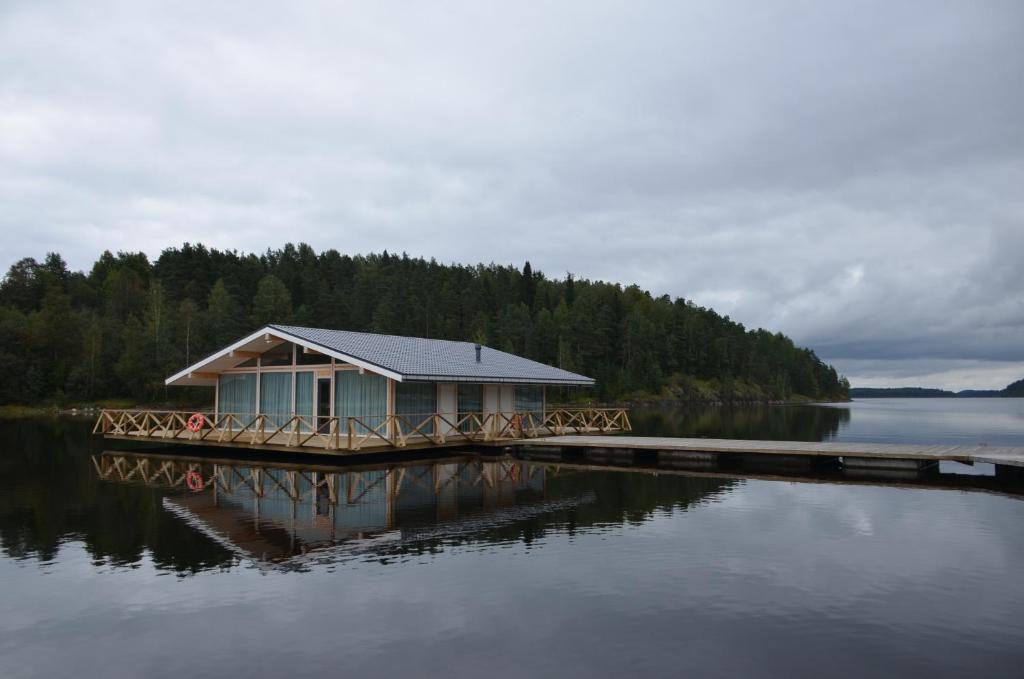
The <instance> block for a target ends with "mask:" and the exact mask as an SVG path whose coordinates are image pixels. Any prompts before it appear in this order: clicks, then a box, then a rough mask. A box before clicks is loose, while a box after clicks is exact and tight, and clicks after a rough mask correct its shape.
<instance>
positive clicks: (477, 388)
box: [459, 384, 484, 432]
mask: <svg viewBox="0 0 1024 679" xmlns="http://www.w3.org/2000/svg"><path fill="white" fill-rule="evenodd" d="M483 410H484V385H482V384H460V385H459V420H461V419H462V418H463V417H465V416H466V415H469V414H471V413H476V414H477V415H478V416H479V417H481V418H483ZM478 428H479V424H478V422H477V421H475V420H472V419H471V420H468V421H466V422H463V423H462V424H460V425H459V430H460V431H464V432H471V431H476V430H477V429H478Z"/></svg>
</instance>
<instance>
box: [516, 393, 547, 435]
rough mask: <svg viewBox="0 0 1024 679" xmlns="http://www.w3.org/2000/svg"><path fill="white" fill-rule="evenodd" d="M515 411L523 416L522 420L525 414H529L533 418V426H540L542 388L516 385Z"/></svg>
mask: <svg viewBox="0 0 1024 679" xmlns="http://www.w3.org/2000/svg"><path fill="white" fill-rule="evenodd" d="M515 411H516V412H517V413H519V414H520V415H523V416H524V418H525V416H526V414H529V415H530V416H531V417H532V418H533V424H534V425H535V426H540V425H541V424H542V423H543V422H544V387H542V386H539V385H532V384H517V385H516V403H515ZM525 425H526V423H525V422H524V426H525Z"/></svg>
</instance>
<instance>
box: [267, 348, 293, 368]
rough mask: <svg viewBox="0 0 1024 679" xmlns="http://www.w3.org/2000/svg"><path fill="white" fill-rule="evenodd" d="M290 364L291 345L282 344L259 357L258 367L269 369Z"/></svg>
mask: <svg viewBox="0 0 1024 679" xmlns="http://www.w3.org/2000/svg"><path fill="white" fill-rule="evenodd" d="M291 364H292V343H291V342H284V343H282V344H278V345H277V346H276V347H273V348H271V349H267V350H266V351H265V352H263V354H262V355H261V356H260V366H262V367H264V368H269V367H273V366H282V365H291Z"/></svg>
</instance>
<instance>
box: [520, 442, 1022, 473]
mask: <svg viewBox="0 0 1024 679" xmlns="http://www.w3.org/2000/svg"><path fill="white" fill-rule="evenodd" d="M508 445H526V446H552V447H556V448H596V449H619V450H649V451H671V452H679V453H737V454H761V455H788V456H811V457H834V458H836V457H837V458H865V459H869V458H878V459H886V460H915V461H931V462H937V461H942V460H949V461H954V462H964V463H967V464H974V463H988V464H996V465H1006V466H1012V467H1024V447H1020V448H1014V447H1001V446H988V445H956V446H950V445H912V444H903V443H899V444H897V443H839V442H833V441H823V442H805V441H741V440H733V439H694V438H669V437H660V436H611V437H602V436H586V435H583V436H575V435H570V436H549V437H540V438H533V439H529V440H520V441H511V442H509V443H508Z"/></svg>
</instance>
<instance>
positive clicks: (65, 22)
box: [0, 0, 1024, 388]
mask: <svg viewBox="0 0 1024 679" xmlns="http://www.w3.org/2000/svg"><path fill="white" fill-rule="evenodd" d="M285 4H286V3H262V2H254V1H252V0H250V1H247V2H244V3H236V4H232V3H213V2H208V1H207V2H189V1H187V0H177V1H176V2H168V3H160V4H150V3H147V2H143V1H141V0H135V1H132V2H103V1H94V2H88V3H85V2H66V3H65V2H56V1H48V2H38V0H33V1H32V2H17V1H14V2H12V1H11V0H5V1H3V2H0V229H2V235H3V238H4V244H3V246H2V250H0V252H2V258H0V260H2V261H0V265H2V266H3V267H4V268H6V267H7V266H9V265H10V264H11V263H13V262H14V261H15V260H17V259H19V258H21V257H23V256H34V257H37V258H38V257H42V256H43V255H44V254H45V253H46V252H47V251H50V250H57V251H59V252H61V253H63V254H64V255H65V257H66V258H67V259H68V261H69V263H70V264H71V265H72V266H73V267H75V268H85V267H88V266H89V265H90V264H91V262H92V261H93V260H94V259H95V258H96V256H97V255H98V254H99V253H100V252H101V251H102V250H104V249H107V248H109V249H114V250H117V249H130V250H143V251H145V252H147V253H149V254H150V255H154V256H155V255H157V254H158V253H159V251H160V250H161V249H162V248H164V247H167V246H171V245H180V244H181V243H182V242H184V241H186V240H187V241H192V242H203V243H205V244H207V245H210V246H213V247H219V248H237V249H241V250H246V251H262V250H263V249H265V248H267V247H279V246H281V245H283V244H284V243H285V242H288V241H293V242H299V241H305V242H308V243H310V244H311V245H313V246H314V247H315V248H317V249H325V248H329V247H334V248H337V249H339V250H341V251H343V252H349V253H365V252H371V251H380V250H383V249H384V248H387V249H389V250H392V251H402V250H404V251H407V252H409V253H410V254H412V255H422V256H425V257H436V258H437V259H439V260H441V261H446V262H447V261H455V262H462V263H476V262H478V261H492V260H493V261H497V262H501V263H515V264H517V265H521V264H522V262H523V261H524V260H527V259H529V260H530V261H531V262H532V263H533V265H534V267H535V268H539V269H541V270H543V271H545V272H546V273H548V274H549V275H552V276H559V275H562V274H564V273H565V272H566V271H572V272H574V273H576V274H577V275H580V276H585V277H590V278H602V279H606V280H612V281H619V282H623V283H631V282H638V283H640V284H641V285H642V286H644V287H646V288H649V289H651V290H652V291H653V292H655V293H656V294H662V293H668V294H670V295H672V296H683V297H686V298H688V299H692V300H694V301H695V302H697V303H698V304H702V305H706V306H711V307H714V308H715V309H717V310H719V311H721V312H723V313H727V314H729V315H730V316H731V317H733V318H734V319H737V320H739V321H741V322H743V323H745V324H746V325H748V326H764V327H767V328H769V329H772V330H781V331H783V332H786V333H788V334H789V335H791V336H792V337H794V339H796V340H797V341H798V342H800V343H803V344H806V345H809V346H811V347H812V348H814V349H815V350H816V351H817V352H818V354H819V355H820V356H822V357H823V358H825V359H827V360H829V361H831V362H833V363H834V364H835V365H836V366H837V367H838V368H839V369H840V370H841V371H843V372H845V373H846V374H847V375H849V376H850V378H851V380H852V381H853V383H854V385H861V386H880V385H901V384H914V385H917V384H924V385H926V386H939V387H947V388H967V387H1002V386H1004V385H1005V384H1006V383H1008V382H1010V381H1012V380H1014V379H1019V378H1021V377H1024V272H1022V268H1024V267H1022V262H1024V47H1022V46H1024V3H1021V2H1020V1H1019V0H1009V1H1007V2H986V1H984V0H972V1H967V0H965V1H964V2H938V1H936V0H926V1H924V2H893V1H892V0H885V1H880V2H857V1H849V2H836V3H823V2H818V1H817V0H814V1H808V2H790V3H784V2H772V3H765V2H761V1H759V0H757V1H752V2H728V1H722V0H712V1H709V2H680V1H673V2H665V3H658V2H636V1H626V2H616V3H611V2H597V1H595V0H587V1H584V2H544V3H536V4H534V3H530V2H524V1H522V0H519V1H517V2H514V3H513V2H509V3H504V5H505V6H504V8H503V9H498V8H497V3H481V2H465V3H446V2H431V3H410V2H401V3H397V2H396V3H392V2H381V1H379V0H378V1H375V2H364V3H352V4H347V3H341V2H337V1H331V2H324V3H322V4H321V3H315V2H303V3H291V4H301V5H302V8H301V9H296V8H294V7H288V8H285V7H284V5H285Z"/></svg>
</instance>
